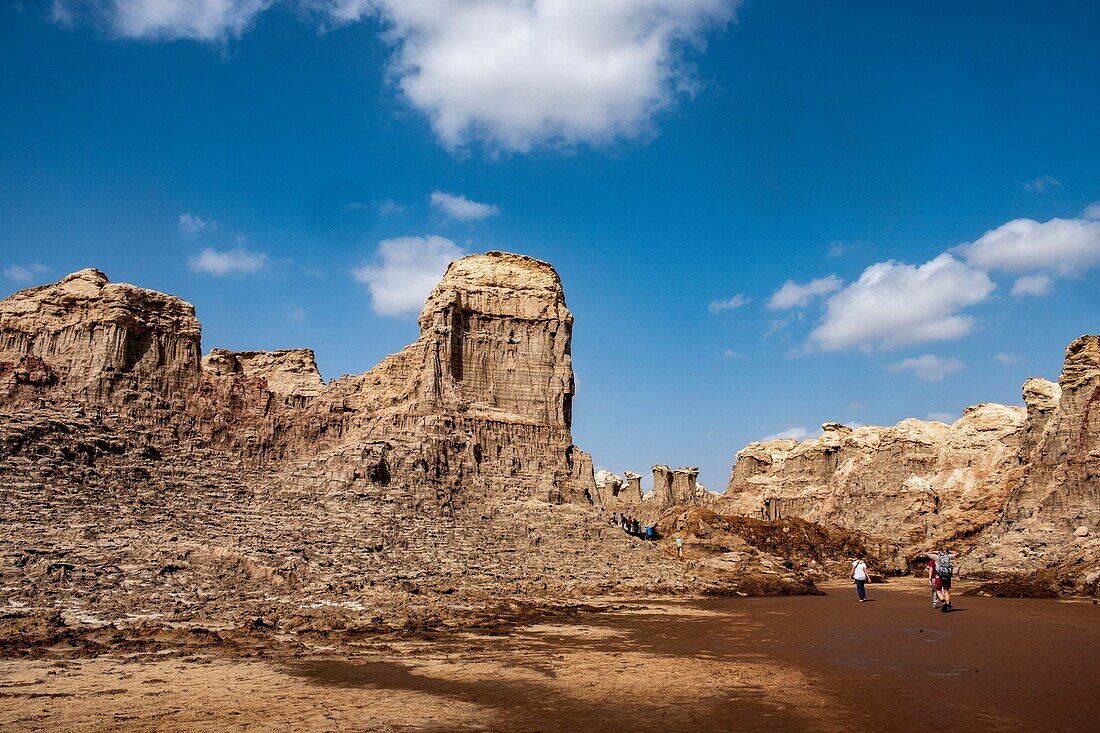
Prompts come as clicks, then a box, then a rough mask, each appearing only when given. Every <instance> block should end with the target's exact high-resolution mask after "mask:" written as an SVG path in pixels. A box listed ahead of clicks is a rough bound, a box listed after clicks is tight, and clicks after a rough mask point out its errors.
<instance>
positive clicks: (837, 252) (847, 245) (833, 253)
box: [825, 241, 857, 259]
mask: <svg viewBox="0 0 1100 733" xmlns="http://www.w3.org/2000/svg"><path fill="white" fill-rule="evenodd" d="M856 246H857V245H856V243H855V242H840V241H835V242H829V251H828V252H826V253H825V256H826V257H828V258H829V259H835V258H837V257H843V256H844V255H846V254H848V253H849V252H851V251H852V250H854V249H855V248H856Z"/></svg>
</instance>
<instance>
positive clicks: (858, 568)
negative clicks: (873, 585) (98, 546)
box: [852, 558, 869, 603]
mask: <svg viewBox="0 0 1100 733" xmlns="http://www.w3.org/2000/svg"><path fill="white" fill-rule="evenodd" d="M868 577H869V576H868V575H867V563H865V562H864V561H863V558H859V559H857V560H853V561H852V580H853V581H855V584H856V594H857V595H859V602H860V603H863V602H864V601H866V600H867V590H866V588H865V586H866V585H867V580H868Z"/></svg>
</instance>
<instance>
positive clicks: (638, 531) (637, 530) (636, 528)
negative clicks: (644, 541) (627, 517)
mask: <svg viewBox="0 0 1100 733" xmlns="http://www.w3.org/2000/svg"><path fill="white" fill-rule="evenodd" d="M634 534H636V535H638V536H639V537H641V536H642V523H641V522H639V521H638V519H637V518H636V517H635V519H634Z"/></svg>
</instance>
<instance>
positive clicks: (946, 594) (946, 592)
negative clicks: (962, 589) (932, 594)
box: [932, 547, 955, 613]
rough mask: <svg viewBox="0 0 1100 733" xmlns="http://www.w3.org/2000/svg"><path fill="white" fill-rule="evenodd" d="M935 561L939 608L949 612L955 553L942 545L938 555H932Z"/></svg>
mask: <svg viewBox="0 0 1100 733" xmlns="http://www.w3.org/2000/svg"><path fill="white" fill-rule="evenodd" d="M932 559H933V560H934V561H935V562H936V581H937V589H938V590H939V592H940V604H941V605H940V610H941V611H943V612H944V613H950V612H951V577H952V576H953V575H954V574H955V562H954V561H955V555H954V554H953V553H952V552H951V549H950V548H948V547H944V548H943V549H942V550H941V551H940V553H939V554H938V555H933V556H932Z"/></svg>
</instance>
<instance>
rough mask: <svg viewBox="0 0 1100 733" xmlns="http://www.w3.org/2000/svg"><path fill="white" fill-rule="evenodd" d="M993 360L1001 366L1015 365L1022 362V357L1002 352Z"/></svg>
mask: <svg viewBox="0 0 1100 733" xmlns="http://www.w3.org/2000/svg"><path fill="white" fill-rule="evenodd" d="M993 358H994V359H996V360H997V361H999V362H1001V363H1002V364H1016V363H1018V362H1021V361H1023V357H1021V356H1020V355H1019V354H1006V353H1004V352H1003V351H1002V352H999V353H998V354H996V355H995V356H994V357H993Z"/></svg>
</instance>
